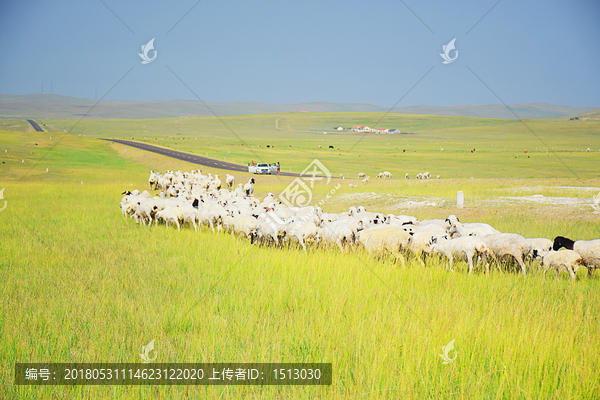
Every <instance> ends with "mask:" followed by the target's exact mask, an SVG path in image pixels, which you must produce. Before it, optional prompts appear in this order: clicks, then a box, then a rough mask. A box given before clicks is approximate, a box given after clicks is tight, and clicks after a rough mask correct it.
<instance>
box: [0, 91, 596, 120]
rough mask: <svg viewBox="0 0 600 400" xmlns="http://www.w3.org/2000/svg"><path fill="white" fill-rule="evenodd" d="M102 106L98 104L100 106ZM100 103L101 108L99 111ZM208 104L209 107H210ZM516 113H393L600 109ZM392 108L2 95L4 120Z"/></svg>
mask: <svg viewBox="0 0 600 400" xmlns="http://www.w3.org/2000/svg"><path fill="white" fill-rule="evenodd" d="M96 103H98V104H97V105H96ZM94 105H96V106H95V107H94ZM207 106H208V107H207ZM509 106H510V108H511V109H512V111H513V112H514V114H513V112H511V111H510V110H509V109H507V108H506V107H505V106H504V105H502V104H486V105H479V106H477V105H458V106H429V105H413V106H405V107H396V108H394V109H393V110H392V111H391V112H393V113H408V114H425V115H446V116H462V117H484V118H503V119H514V118H516V117H515V114H516V116H517V117H518V118H549V117H562V116H567V115H574V114H581V113H586V112H594V111H598V110H600V107H572V106H565V105H554V104H547V103H525V104H511V105H509ZM389 110H390V109H389V107H384V106H379V105H374V104H366V103H335V102H327V101H315V102H310V103H288V104H266V103H260V102H254V101H249V102H229V103H216V102H207V103H206V105H205V104H203V103H202V102H200V101H196V100H177V99H171V100H151V101H127V102H123V101H113V100H102V101H100V102H98V100H96V99H85V98H77V97H69V96H61V95H56V94H27V95H16V94H0V117H1V118H59V119H79V118H81V117H83V116H85V115H86V114H87V118H89V119H139V118H169V117H181V116H209V115H213V111H214V113H215V114H217V115H219V116H224V115H244V114H264V113H280V112H294V111H296V112H297V111H300V112H302V111H304V112H339V111H346V112H347V111H359V112H388V111H389Z"/></svg>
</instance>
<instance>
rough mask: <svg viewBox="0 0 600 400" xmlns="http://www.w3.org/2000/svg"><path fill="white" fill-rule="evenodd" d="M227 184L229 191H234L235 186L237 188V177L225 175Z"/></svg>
mask: <svg viewBox="0 0 600 400" xmlns="http://www.w3.org/2000/svg"><path fill="white" fill-rule="evenodd" d="M225 184H226V185H227V187H228V188H229V189H233V186H235V177H234V176H233V175H229V174H227V175H225Z"/></svg>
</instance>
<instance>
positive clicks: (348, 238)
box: [319, 220, 356, 251]
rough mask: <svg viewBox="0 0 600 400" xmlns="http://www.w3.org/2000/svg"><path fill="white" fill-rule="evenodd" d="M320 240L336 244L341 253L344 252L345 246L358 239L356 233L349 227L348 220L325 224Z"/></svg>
mask: <svg viewBox="0 0 600 400" xmlns="http://www.w3.org/2000/svg"><path fill="white" fill-rule="evenodd" d="M319 238H321V239H323V240H324V241H325V242H327V243H333V244H336V245H337V246H338V247H339V248H340V251H344V245H345V244H352V243H354V241H355V239H356V232H355V231H354V230H353V229H352V228H350V227H349V226H348V224H347V223H346V220H341V221H336V222H332V223H325V224H323V227H322V228H320V230H319Z"/></svg>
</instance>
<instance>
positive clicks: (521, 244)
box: [481, 233, 532, 275]
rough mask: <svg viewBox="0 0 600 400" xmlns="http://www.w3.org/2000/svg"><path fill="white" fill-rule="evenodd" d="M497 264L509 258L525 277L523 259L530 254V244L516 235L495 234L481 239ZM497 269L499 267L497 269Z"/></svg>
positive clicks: (525, 271)
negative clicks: (504, 258)
mask: <svg viewBox="0 0 600 400" xmlns="http://www.w3.org/2000/svg"><path fill="white" fill-rule="evenodd" d="M481 238H482V239H483V241H484V242H485V244H486V245H487V246H488V248H489V250H490V254H491V255H492V257H493V258H494V260H495V261H496V264H497V263H498V259H501V258H503V257H505V256H511V257H512V258H514V260H515V261H516V262H517V263H518V264H519V266H520V267H521V270H522V271H523V275H527V270H526V269H525V262H524V259H525V257H527V256H528V255H529V254H530V253H531V247H532V246H531V243H530V242H529V241H528V240H527V239H525V238H524V237H523V236H521V235H517V234H516V233H495V234H490V235H485V236H482V237H481ZM498 268H499V267H498Z"/></svg>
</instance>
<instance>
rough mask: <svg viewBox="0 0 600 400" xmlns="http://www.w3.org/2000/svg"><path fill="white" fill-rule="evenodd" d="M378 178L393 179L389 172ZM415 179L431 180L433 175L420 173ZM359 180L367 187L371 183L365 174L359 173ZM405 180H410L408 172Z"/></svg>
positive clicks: (382, 173)
mask: <svg viewBox="0 0 600 400" xmlns="http://www.w3.org/2000/svg"><path fill="white" fill-rule="evenodd" d="M340 178H342V179H344V175H342V174H340ZM376 178H378V179H392V178H393V176H392V173H391V172H389V171H383V172H380V173H378V174H377V176H376ZM415 178H417V179H430V178H431V174H430V173H429V172H421V173H418V174H417V175H415ZM358 179H362V181H361V182H362V184H363V185H366V184H367V183H369V181H370V180H371V177H370V176H367V174H365V173H364V172H359V173H358ZM404 179H410V175H409V174H408V172H407V173H406V174H405V175H404ZM437 179H440V176H439V175H438V176H437ZM350 186H353V187H356V185H352V184H350Z"/></svg>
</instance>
